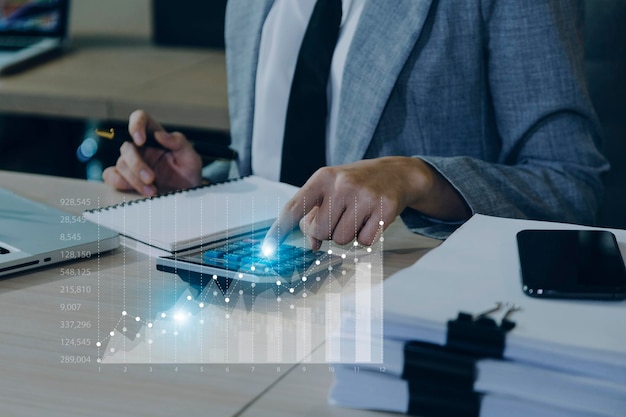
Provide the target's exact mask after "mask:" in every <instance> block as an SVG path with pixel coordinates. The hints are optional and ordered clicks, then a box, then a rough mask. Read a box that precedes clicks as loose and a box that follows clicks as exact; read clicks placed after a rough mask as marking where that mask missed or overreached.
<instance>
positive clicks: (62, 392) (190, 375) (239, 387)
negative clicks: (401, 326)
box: [0, 172, 438, 416]
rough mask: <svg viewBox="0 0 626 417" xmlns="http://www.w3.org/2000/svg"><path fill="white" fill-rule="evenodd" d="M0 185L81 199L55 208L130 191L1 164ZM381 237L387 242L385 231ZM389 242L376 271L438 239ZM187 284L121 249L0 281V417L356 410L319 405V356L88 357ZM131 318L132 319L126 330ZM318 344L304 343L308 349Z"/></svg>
mask: <svg viewBox="0 0 626 417" xmlns="http://www.w3.org/2000/svg"><path fill="white" fill-rule="evenodd" d="M0 186H2V187H5V188H7V189H10V190H13V191H14V192H17V193H19V194H21V195H24V196H26V197H28V198H31V199H33V200H38V201H42V202H46V203H48V204H50V205H53V206H56V207H59V208H63V209H65V210H67V211H70V212H73V213H76V214H79V213H81V212H82V211H83V210H84V209H85V207H81V206H62V205H61V199H67V198H83V199H85V198H88V199H90V201H92V202H94V204H95V203H96V202H97V203H98V204H100V205H109V204H113V203H119V202H121V201H123V200H128V199H131V198H136V197H134V196H133V195H129V194H122V193H119V192H116V191H113V190H111V189H109V188H107V187H106V186H104V185H103V184H101V183H90V182H86V181H82V180H73V179H66V178H58V177H47V176H38V175H32V174H18V173H11V172H0ZM387 240H391V239H390V238H389V237H388V236H386V241H387ZM397 240H398V242H400V241H402V246H404V247H406V248H407V249H405V250H392V251H389V252H385V255H384V256H385V257H384V259H385V265H384V266H385V268H384V270H385V272H384V273H385V275H388V274H390V273H392V272H394V271H395V270H397V269H399V268H401V267H403V266H406V265H408V264H410V263H412V262H414V261H415V260H416V259H418V258H419V257H420V256H421V255H422V254H423V253H425V252H426V251H427V250H428V249H429V248H431V247H433V246H435V245H436V244H437V243H438V242H437V241H434V240H431V239H426V238H420V237H418V236H415V235H412V234H404V235H402V234H398V235H397ZM68 267H70V268H71V270H72V271H78V270H84V269H86V268H89V269H90V271H91V274H90V275H89V276H72V275H71V274H70V275H68V274H67V271H68V270H67V269H66V268H68ZM85 285H88V286H90V288H91V291H90V293H89V294H75V293H72V292H69V293H68V292H67V291H66V290H67V289H68V288H69V287H70V286H81V288H84V286H85ZM187 287H188V286H187V285H186V283H184V282H183V281H182V280H180V279H179V278H178V277H176V276H174V275H171V274H165V273H161V272H159V271H156V270H155V268H154V260H153V259H151V258H148V257H147V256H145V255H143V254H141V253H138V252H134V251H131V250H125V249H122V248H120V249H117V250H115V251H113V252H112V253H108V254H104V255H102V256H100V257H97V258H93V259H87V260H84V261H79V262H75V263H71V264H69V265H66V266H51V267H49V268H45V269H41V270H37V271H36V272H32V273H28V274H18V275H15V276H12V277H9V278H6V279H2V280H0V309H1V312H2V316H3V317H4V319H3V320H2V321H0V340H1V346H2V347H1V348H0V373H1V374H2V378H1V379H0V415H3V416H31V415H41V414H44V413H45V415H47V416H83V415H98V416H119V415H136V416H140V415H146V416H171V415H175V414H188V415H210V416H233V415H242V414H243V415H250V416H252V415H255V416H256V415H280V414H281V413H282V415H311V416H318V415H328V414H331V413H332V414H336V415H357V414H358V415H362V414H364V413H362V412H357V411H355V410H343V409H335V408H332V407H329V406H328V405H327V403H326V394H327V392H328V386H329V384H330V381H331V380H330V375H329V373H328V366H327V365H305V366H307V367H309V371H307V372H303V371H302V364H296V365H293V364H289V363H280V364H271V363H261V364H255V363H249V364H234V365H231V364H229V363H220V364H202V363H192V364H185V363H169V364H159V363H158V362H159V361H158V360H157V358H156V356H155V358H154V359H155V361H154V363H150V361H148V362H145V363H143V364H142V365H137V364H133V363H131V362H132V357H131V354H132V349H127V350H128V352H126V351H124V352H122V353H121V355H117V356H115V355H108V358H109V359H108V361H109V362H108V363H101V364H100V363H97V362H96V358H97V356H96V355H95V354H94V352H95V350H96V349H95V347H94V346H93V344H94V343H95V342H96V341H97V340H103V339H107V336H106V334H107V333H108V332H109V330H111V329H113V330H114V331H115V332H117V333H120V332H124V331H125V329H123V328H122V326H121V325H120V324H119V322H118V323H116V320H117V318H116V317H118V315H117V313H118V312H120V311H122V310H124V309H126V310H128V311H138V310H136V309H141V308H144V312H146V311H150V310H151V309H152V310H153V311H160V310H159V308H160V307H158V304H159V303H160V302H163V301H164V300H165V301H166V302H165V304H167V300H166V299H171V298H172V297H176V296H178V295H177V294H179V293H180V292H181V291H184V290H185V289H186V288H187ZM147 294H150V295H151V296H150V297H148V296H147ZM319 299H323V294H322V295H320V294H313V293H312V294H311V297H310V303H315V302H317V301H316V300H319ZM77 302H80V303H81V304H82V307H81V310H80V311H79V313H76V312H68V311H63V308H62V307H61V305H67V304H68V303H77ZM124 311H125V310H124ZM216 311H219V310H216ZM142 315H143V313H142ZM210 319H211V318H210V317H208V318H207V320H210ZM263 319H264V314H263V312H259V313H258V314H255V315H254V317H253V320H255V321H256V322H257V323H261V322H262V320H263ZM145 320H150V319H149V318H146V317H143V319H142V322H143V321H145ZM78 321H81V322H89V323H91V324H90V327H89V328H86V327H85V326H83V327H82V328H81V327H80V326H79V327H78V328H77V323H78ZM70 323H71V324H73V326H72V325H71V324H70ZM131 324H132V320H130V324H127V325H128V327H132V326H131ZM68 326H69V327H68ZM124 327H126V325H124ZM211 329H212V328H211ZM269 330H270V331H269V332H268V334H269V336H268V337H271V335H272V332H271V329H269ZM135 331H137V332H139V330H136V329H134V328H131V329H128V332H130V333H131V335H130V336H129V337H127V338H126V339H125V340H126V343H128V344H129V345H130V344H132V343H133V341H134V340H135V341H136V340H137V339H135V338H134V337H133V335H132V333H133V332H135ZM144 334H145V333H142V335H141V336H142V337H143V336H144ZM98 338H100V339H98ZM83 339H89V340H90V342H89V343H90V345H89V346H81V343H83V342H81V340H83ZM216 339H217V342H218V343H219V342H220V340H221V339H220V338H219V337H217V336H216ZM255 342H256V341H255ZM259 343H263V342H259ZM109 346H110V345H107V346H106V348H108V347H109ZM182 347H184V346H183V344H181V348H182ZM103 348H104V346H103ZM316 348H317V346H311V352H314V351H315V349H316ZM126 355H128V356H126ZM87 356H89V357H91V358H92V361H91V362H90V363H87V364H74V363H62V362H64V359H63V358H64V357H74V358H81V357H87ZM105 356H106V355H105ZM111 358H112V359H114V360H111ZM126 359H128V361H129V363H125V362H124V361H125V360H126ZM115 361H117V364H111V363H112V362H115ZM183 362H184V361H183ZM365 415H368V413H365Z"/></svg>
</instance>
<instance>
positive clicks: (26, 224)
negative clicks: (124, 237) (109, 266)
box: [0, 188, 119, 276]
mask: <svg viewBox="0 0 626 417" xmlns="http://www.w3.org/2000/svg"><path fill="white" fill-rule="evenodd" d="M118 246H119V237H118V234H117V233H116V232H113V231H111V230H109V229H106V228H104V227H101V226H98V225H96V224H94V223H90V222H88V221H87V220H85V219H84V218H83V217H82V216H81V215H75V214H71V213H68V212H65V211H61V210H58V209H56V208H53V207H50V206H47V205H44V204H40V203H36V202H34V201H31V200H28V199H26V198H24V197H21V196H19V195H17V194H15V193H13V192H11V191H9V190H6V189H3V188H0V276H5V275H9V274H14V273H17V272H23V271H27V270H30V269H34V268H39V267H44V266H49V265H53V264H56V263H60V262H69V261H74V260H80V259H88V258H94V257H95V256H97V255H98V253H102V252H105V251H109V250H112V249H115V248H117V247H118Z"/></svg>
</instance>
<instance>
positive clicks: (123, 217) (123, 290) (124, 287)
mask: <svg viewBox="0 0 626 417" xmlns="http://www.w3.org/2000/svg"><path fill="white" fill-rule="evenodd" d="M123 203H124V204H123V205H122V207H124V210H123V214H122V230H124V235H125V236H128V235H127V233H126V210H127V208H128V206H127V205H126V197H124V200H123ZM124 239H127V238H126V237H125V238H124ZM124 243H126V242H124ZM122 308H123V309H124V311H126V245H124V248H123V249H122ZM122 344H123V350H124V353H123V362H124V363H126V338H125V337H123V338H122Z"/></svg>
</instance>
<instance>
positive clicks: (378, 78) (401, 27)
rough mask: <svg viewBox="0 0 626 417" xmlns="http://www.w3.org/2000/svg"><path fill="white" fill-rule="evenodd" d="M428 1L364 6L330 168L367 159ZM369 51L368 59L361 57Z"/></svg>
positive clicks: (347, 71) (352, 47)
mask: <svg viewBox="0 0 626 417" xmlns="http://www.w3.org/2000/svg"><path fill="white" fill-rule="evenodd" d="M431 1H432V0H394V1H368V2H366V4H365V7H364V9H363V12H362V14H361V18H360V21H359V24H358V27H357V30H356V32H355V34H354V39H353V40H352V44H351V45H350V50H349V51H348V57H347V60H346V67H345V70H344V75H343V85H342V87H341V96H340V98H339V100H340V102H339V106H340V107H339V113H338V121H337V132H336V134H337V139H338V140H337V141H336V145H335V147H334V149H332V152H331V157H330V158H331V161H330V163H331V164H332V165H338V164H344V163H348V162H353V161H356V160H360V159H362V158H363V156H364V155H365V152H366V151H367V147H368V146H369V143H370V141H371V139H372V136H373V134H374V130H375V129H376V126H377V124H378V121H379V119H380V116H381V114H382V111H383V109H384V107H385V103H386V102H387V99H388V97H389V95H390V93H391V90H392V89H393V86H394V85H395V83H396V80H397V78H398V75H399V73H400V71H401V70H402V67H403V66H404V63H405V62H406V60H407V58H408V56H409V55H410V53H411V52H412V50H413V47H414V45H415V42H416V41H417V38H418V36H419V34H420V32H421V30H422V27H423V25H424V22H425V21H426V17H427V15H428V11H429V9H430V5H431ZM363 51H368V53H363Z"/></svg>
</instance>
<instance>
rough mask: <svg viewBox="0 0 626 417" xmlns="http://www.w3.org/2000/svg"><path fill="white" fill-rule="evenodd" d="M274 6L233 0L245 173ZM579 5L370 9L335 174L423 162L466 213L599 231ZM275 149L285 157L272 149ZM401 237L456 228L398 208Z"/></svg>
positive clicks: (235, 91)
mask: <svg viewBox="0 0 626 417" xmlns="http://www.w3.org/2000/svg"><path fill="white" fill-rule="evenodd" d="M272 1H273V0H229V2H228V8H227V13H226V58H227V67H228V91H229V106H230V116H231V134H232V141H233V146H234V147H235V148H236V149H237V150H238V151H239V154H240V161H239V165H240V173H242V174H244V175H245V174H249V173H250V149H251V138H252V123H253V120H252V119H253V113H254V112H253V106H254V91H255V90H254V82H255V77H256V67H257V59H258V51H259V42H260V37H261V29H262V26H263V22H264V19H265V17H266V16H267V13H268V11H269V9H270V7H271V5H272ZM579 3H580V1H577V0H528V1H519V0H369V1H368V2H367V3H366V5H365V8H364V10H363V13H362V15H361V20H360V22H359V25H358V28H357V30H356V33H355V36H354V40H353V42H352V45H351V47H350V50H349V53H348V58H347V62H346V68H345V75H344V78H343V80H344V81H343V86H342V91H341V94H340V97H339V100H340V103H339V106H340V109H339V117H338V127H337V129H338V130H337V134H338V137H339V138H340V140H339V141H337V145H336V146H335V148H334V149H332V152H331V155H332V156H331V160H330V161H328V164H329V165H337V164H345V163H349V162H354V161H357V160H360V159H363V158H374V157H378V156H385V155H407V156H417V157H420V158H422V159H424V160H425V161H427V162H428V163H429V164H431V165H432V166H433V167H434V168H435V169H437V170H438V171H439V172H440V173H441V174H442V175H443V176H444V177H445V178H447V179H448V180H449V181H450V182H451V183H452V184H453V186H454V187H456V189H457V190H458V191H459V192H460V193H461V195H462V196H463V197H464V198H465V200H466V201H467V203H468V204H469V206H470V208H471V209H472V211H473V212H474V213H483V214H488V215H495V216H504V217H516V218H532V219H544V220H555V221H564V222H576V223H593V221H594V216H595V213H596V211H597V207H598V202H599V199H600V198H601V193H602V189H603V186H602V182H601V175H602V173H603V172H605V171H606V170H607V169H608V164H607V162H606V160H605V159H604V157H603V156H602V155H601V153H600V152H599V150H598V146H599V136H598V133H597V128H598V125H597V121H596V117H595V115H594V112H593V109H592V106H591V103H590V100H589V97H588V94H587V91H586V86H585V81H584V79H585V74H584V67H583V53H582V36H581V33H580V30H579V29H578V28H579V27H581V26H582V25H581V23H582V17H583V16H582V7H581V5H580V4H579ZM277 152H280V150H277ZM403 218H404V220H405V222H407V224H408V225H409V227H411V228H413V229H415V230H416V231H420V232H422V233H425V234H427V235H431V236H435V237H445V236H447V234H449V233H450V232H451V231H453V230H454V228H455V227H456V226H457V225H452V224H445V223H438V222H435V221H432V220H430V219H427V218H425V217H423V216H420V215H419V213H417V212H414V211H412V210H406V211H405V213H403Z"/></svg>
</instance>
